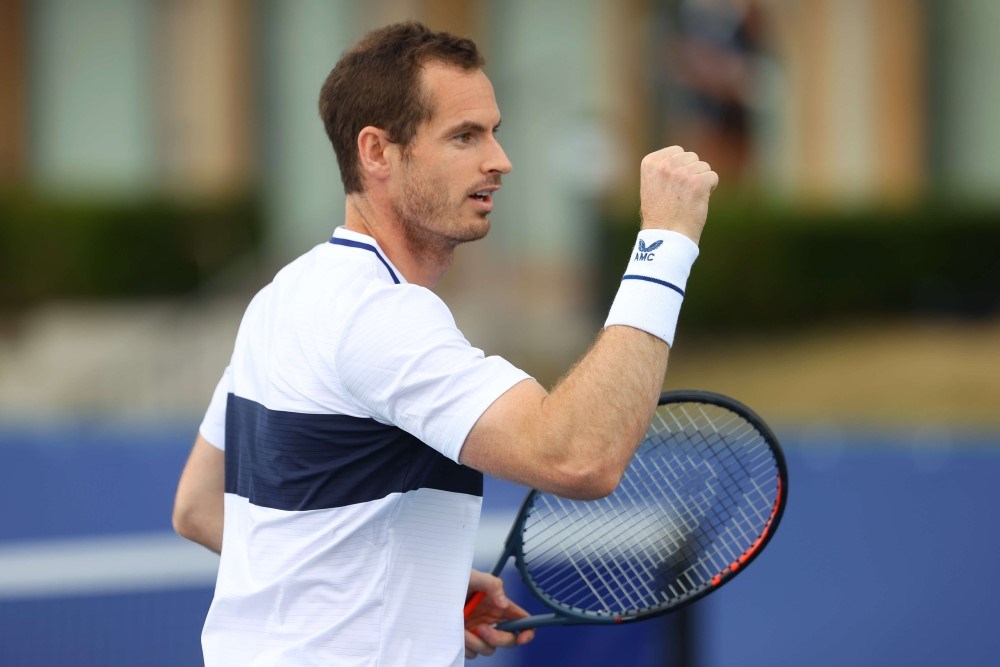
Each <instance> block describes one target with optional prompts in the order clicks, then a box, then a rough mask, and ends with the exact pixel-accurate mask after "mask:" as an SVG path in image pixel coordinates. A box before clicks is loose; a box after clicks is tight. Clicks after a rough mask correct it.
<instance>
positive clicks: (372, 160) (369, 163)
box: [358, 125, 396, 181]
mask: <svg viewBox="0 0 1000 667" xmlns="http://www.w3.org/2000/svg"><path fill="white" fill-rule="evenodd" d="M395 151H396V144H394V143H392V142H391V141H389V137H388V135H387V134H386V133H385V130H381V129H379V128H377V127H373V126H371V125H368V126H366V127H364V128H362V129H361V132H359V133H358V160H359V164H360V165H361V173H362V174H363V175H364V176H365V177H367V178H373V179H376V180H380V181H381V180H385V179H386V178H388V177H389V174H390V172H391V171H392V156H393V153H394V152H395Z"/></svg>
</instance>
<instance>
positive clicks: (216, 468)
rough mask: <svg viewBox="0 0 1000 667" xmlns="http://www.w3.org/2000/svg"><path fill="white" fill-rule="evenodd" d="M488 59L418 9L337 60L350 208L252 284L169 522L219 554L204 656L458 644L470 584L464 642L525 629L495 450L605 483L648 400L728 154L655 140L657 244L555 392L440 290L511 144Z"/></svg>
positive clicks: (484, 220)
mask: <svg viewBox="0 0 1000 667" xmlns="http://www.w3.org/2000/svg"><path fill="white" fill-rule="evenodd" d="M482 66H483V60H482V58H481V56H480V55H479V53H478V51H477V50H476V47H475V45H474V44H473V43H472V42H471V41H469V40H466V39H460V38H457V37H454V36H451V35H448V34H445V33H434V32H431V31H429V30H428V29H427V28H425V27H423V26H422V25H420V24H417V23H405V24H399V25H393V26H389V27H386V28H383V29H380V30H377V31H374V32H372V33H370V34H369V35H368V36H366V37H365V39H364V40H362V41H361V42H360V43H359V44H358V45H356V46H355V47H354V48H352V49H351V50H350V51H348V52H347V53H345V54H344V55H343V56H342V57H341V59H340V61H339V62H338V63H337V65H336V67H334V69H333V71H332V72H331V73H330V76H329V77H328V79H327V81H326V83H325V84H324V86H323V90H322V92H321V98H320V113H321V116H322V117H323V120H324V123H325V126H326V130H327V133H328V135H329V136H330V139H331V142H332V143H333V146H334V150H335V152H336V154H337V159H338V163H339V165H340V169H341V177H342V180H343V182H344V187H345V190H346V192H347V205H346V211H345V218H344V225H343V226H342V227H339V228H337V229H336V231H335V232H334V235H333V238H332V239H330V242H329V243H324V244H321V245H320V246H317V247H316V248H314V249H313V250H311V251H309V252H308V253H306V254H305V255H303V256H302V257H300V258H298V259H297V260H295V261H294V262H292V263H291V264H289V265H288V266H287V267H285V268H284V269H283V270H282V271H280V272H279V273H278V275H277V276H276V277H275V279H274V281H273V282H272V283H271V284H270V285H268V286H267V287H265V288H264V289H263V290H262V291H261V292H260V293H258V294H257V296H256V297H254V299H253V301H252V302H251V303H250V306H249V307H248V309H247V312H246V315H245V316H244V319H243V322H242V324H241V326H240V331H239V333H238V335H237V338H236V345H235V350H234V353H233V357H232V359H231V361H230V364H229V367H228V368H227V369H226V372H225V373H224V375H223V378H222V380H221V381H220V383H219V386H218V387H217V389H216V391H215V394H214V396H213V398H212V402H211V404H210V406H209V409H208V412H207V414H206V416H205V420H204V422H203V423H202V425H201V428H200V429H199V436H198V438H197V440H196V442H195V445H194V448H193V450H192V452H191V456H190V458H189V461H188V463H187V465H186V467H185V470H184V472H183V474H182V476H181V481H180V484H179V487H178V492H177V500H176V504H175V509H174V525H175V527H176V529H177V531H178V532H179V533H180V534H181V535H184V536H185V537H188V538H189V539H192V540H195V541H197V542H199V543H201V544H204V545H205V546H207V547H209V548H211V549H213V550H215V551H220V550H221V554H222V558H221V561H220V566H219V576H218V582H217V585H216V592H215V598H214V600H213V602H212V607H211V609H210V611H209V614H208V618H207V620H206V623H205V629H204V633H203V638H202V639H203V646H204V652H205V661H206V665H208V666H209V667H212V666H213V665H279V664H280V665H312V664H317V665H319V664H323V665H332V664H336V665H342V664H343V665H347V664H350V665H420V666H422V667H423V666H437V665H460V664H462V658H463V650H462V637H463V620H462V607H463V603H464V601H465V600H466V599H467V597H468V596H469V595H471V594H472V593H473V592H474V591H484V592H485V593H486V598H485V601H484V602H483V603H482V604H480V606H479V607H478V608H477V611H476V614H475V615H474V617H473V618H470V619H467V620H466V621H465V625H464V639H465V652H464V654H465V656H467V657H475V656H476V655H477V654H490V653H492V652H493V650H494V648H495V647H500V646H502V647H510V646H515V645H518V644H523V643H525V642H526V641H529V640H530V639H531V637H532V633H531V632H530V631H528V632H524V633H521V634H520V635H519V636H515V635H513V634H510V633H505V632H501V631H499V630H496V629H495V628H493V627H491V626H492V625H493V623H495V622H497V621H499V620H503V619H509V618H517V617H520V616H523V615H524V614H525V612H524V610H522V609H521V608H520V607H518V606H517V605H515V604H514V603H512V602H510V601H508V600H507V599H506V598H505V597H504V595H503V587H502V585H501V583H500V581H499V580H498V579H496V578H495V577H491V576H489V575H486V574H484V573H480V572H475V571H472V574H471V576H470V570H471V563H472V552H473V546H474V539H475V531H476V527H477V523H478V520H479V510H480V504H481V495H482V473H487V474H491V475H495V476H497V477H501V478H504V479H508V480H513V481H516V482H519V483H521V484H524V485H526V486H532V487H536V488H540V489H544V490H547V491H550V492H554V493H559V494H562V495H565V496H569V497H576V498H596V497H601V496H604V495H607V494H608V493H610V492H611V491H612V490H613V489H614V488H615V486H616V485H617V483H618V480H619V479H620V477H621V475H622V473H623V471H624V469H625V467H626V466H627V465H628V462H629V459H630V458H631V456H632V454H633V453H634V451H635V448H636V446H637V445H638V444H639V442H640V441H641V439H642V437H643V435H644V434H645V431H646V429H647V428H648V426H649V422H650V419H651V416H652V412H653V410H654V408H655V404H656V398H657V396H658V395H659V391H660V388H661V387H662V383H663V378H664V374H665V372H666V365H667V355H668V351H669V344H670V343H671V342H672V339H673V331H674V327H675V326H676V319H677V314H678V311H679V309H680V302H681V299H682V295H683V287H684V283H685V281H686V279H687V274H688V271H689V270H690V266H691V264H692V262H693V261H694V258H695V256H696V255H697V246H696V243H697V241H698V239H699V236H700V233H701V229H702V227H703V225H704V222H705V217H706V214H707V208H708V199H709V195H710V193H711V191H712V190H713V189H714V187H715V185H716V184H717V182H718V177H717V176H716V175H715V173H714V172H712V171H711V169H710V168H709V166H708V165H707V164H705V163H704V162H701V161H699V160H698V158H697V156H696V155H694V154H693V153H686V152H684V151H683V150H682V149H680V148H678V147H673V148H668V149H664V150H662V151H659V152H657V153H653V154H651V155H650V156H648V157H647V158H646V159H645V160H644V161H643V165H642V170H641V180H642V184H641V199H642V214H643V230H644V231H642V232H640V243H639V250H641V252H638V251H637V252H636V253H635V256H634V257H633V260H632V262H631V263H630V265H629V271H628V273H627V275H626V277H625V278H626V279H625V280H623V283H622V287H621V290H620V292H619V295H618V297H617V298H616V300H615V303H614V306H613V307H612V310H611V314H610V315H609V318H608V322H607V325H606V327H605V329H604V331H603V332H602V333H601V334H600V335H599V336H598V338H597V340H596V341H595V343H594V345H593V347H592V348H591V349H590V350H589V351H588V352H587V354H586V355H585V356H584V357H583V358H582V359H581V360H580V362H579V363H578V364H577V365H576V366H575V367H574V368H573V370H572V371H570V372H569V373H568V374H567V375H566V377H565V378H564V379H563V380H562V381H561V382H560V383H559V384H558V385H557V387H556V388H555V389H554V390H553V391H552V393H548V392H546V391H545V389H543V388H542V387H541V386H540V385H539V384H538V383H537V382H535V381H534V380H533V379H531V378H530V377H529V376H528V375H527V374H525V373H524V372H523V371H520V370H518V369H516V368H514V367H513V366H512V365H510V364H509V363H508V362H506V361H504V360H503V359H500V358H497V357H484V355H483V353H482V352H481V351H480V350H477V349H475V348H473V347H471V345H469V343H468V342H467V341H466V340H465V338H464V337H463V336H462V334H461V333H460V332H459V331H458V330H457V328H456V327H455V323H454V320H453V319H452V317H451V314H450V313H449V311H448V309H447V307H446V306H445V305H444V303H443V302H441V300H440V299H438V298H437V297H436V296H435V295H434V294H433V293H432V292H431V291H430V288H432V287H433V286H434V285H435V284H436V283H437V281H438V280H439V279H440V278H441V276H442V275H443V274H444V272H445V271H446V269H447V268H448V266H449V264H450V263H451V260H452V257H453V253H454V250H455V247H456V246H457V245H459V244H460V243H464V242H466V241H472V240H476V239H479V238H481V237H483V236H484V235H485V234H486V233H487V231H488V230H489V224H490V223H489V213H490V212H491V211H492V208H493V203H494V202H493V199H494V196H495V195H496V192H497V191H498V190H499V188H500V182H501V176H502V175H503V174H506V173H507V172H509V171H510V169H511V164H510V162H509V161H508V159H507V156H506V155H505V153H504V151H503V149H502V148H501V146H500V144H499V143H498V142H497V138H496V132H497V129H498V128H499V126H500V112H499V110H498V108H497V104H496V101H495V99H494V95H493V89H492V86H491V85H490V82H489V80H488V79H487V77H486V75H485V74H484V73H483V71H482ZM223 498H224V500H223ZM223 516H224V518H225V520H224V521H223Z"/></svg>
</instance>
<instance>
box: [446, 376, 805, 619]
mask: <svg viewBox="0 0 1000 667" xmlns="http://www.w3.org/2000/svg"><path fill="white" fill-rule="evenodd" d="M668 403H704V404H708V405H715V406H718V407H721V408H724V409H726V410H729V411H731V412H733V413H735V414H737V415H739V416H740V417H742V418H743V419H745V420H746V421H747V422H748V423H749V424H750V425H751V426H753V427H754V428H755V429H756V430H757V431H758V432H759V433H761V435H763V436H764V438H765V439H766V440H767V442H768V446H769V448H770V450H771V452H772V453H773V455H774V461H775V467H776V469H777V474H778V481H777V484H778V488H777V497H776V498H775V507H774V510H773V512H772V513H771V516H770V518H769V519H768V521H767V523H766V525H765V527H764V530H763V533H762V534H761V535H760V537H758V538H757V540H756V541H755V542H754V543H753V544H752V545H751V546H750V548H749V549H747V550H746V551H745V552H744V553H743V554H741V555H740V556H739V557H738V558H737V559H736V560H735V561H733V563H731V564H730V565H729V566H728V567H726V568H725V569H724V570H723V571H722V572H720V573H718V574H717V575H716V576H715V577H714V578H713V579H712V580H711V581H710V583H709V584H708V585H703V586H701V587H699V588H696V589H693V590H692V591H690V592H688V593H685V594H683V595H680V596H678V597H677V598H675V599H674V601H673V602H672V603H671V604H669V605H666V606H664V607H660V608H657V609H655V610H653V611H648V612H646V611H641V612H638V613H635V614H630V615H614V614H607V615H602V614H593V613H584V612H578V611H576V610H574V609H571V608H567V607H561V606H556V605H555V604H553V603H551V602H550V601H549V596H548V595H546V594H545V593H544V592H543V591H541V590H540V589H539V588H538V587H537V586H536V585H535V584H534V581H533V579H532V577H531V576H530V574H529V573H528V570H527V566H526V565H525V563H524V541H523V535H524V532H523V531H524V524H525V522H526V521H527V519H528V509H529V508H530V507H531V506H532V504H533V503H534V500H535V497H536V496H537V495H538V494H539V493H543V492H541V491H538V490H535V489H533V490H531V491H530V492H529V493H528V495H527V496H526V497H525V499H524V502H523V503H521V508H520V509H519V510H518V514H517V519H516V520H515V521H514V524H513V525H512V526H511V529H510V533H509V534H508V535H507V540H506V542H505V543H504V550H503V554H502V555H501V556H500V558H499V559H498V560H497V563H496V565H494V566H493V570H492V571H491V574H493V576H499V575H500V573H501V572H502V571H503V569H504V567H505V566H506V564H507V561H508V560H509V559H510V558H511V557H512V556H513V557H514V561H515V564H516V566H517V569H518V572H519V573H520V576H521V581H522V582H524V585H525V586H526V587H527V588H528V589H529V590H530V591H531V593H532V594H533V595H534V596H535V597H536V598H538V599H539V600H540V601H541V602H542V603H543V604H544V605H545V606H546V607H548V608H549V609H552V610H553V612H554V613H551V614H539V615H535V616H529V617H527V618H521V619H517V620H514V621H505V622H503V623H498V624H497V626H496V627H497V628H498V629H500V630H505V631H507V632H518V631H520V630H526V629H528V628H539V627H545V626H552V625H615V624H621V623H630V622H634V621H641V620H646V619H649V618H654V617H656V616H662V615H664V614H669V613H672V612H675V611H677V610H679V609H682V608H684V607H686V606H687V605H689V604H691V603H693V602H696V601H698V600H700V599H701V598H703V597H705V596H706V595H708V594H709V593H711V592H712V591H714V590H716V589H717V588H719V587H720V586H722V585H723V584H725V583H726V582H728V581H729V580H730V579H732V578H733V577H735V576H736V574H738V573H739V572H740V571H742V570H743V569H745V568H746V567H747V566H748V565H750V563H751V562H753V560H754V559H755V558H757V556H758V555H760V552H761V551H763V549H764V547H765V546H767V544H768V542H770V541H771V538H772V537H774V533H775V530H776V529H777V527H778V524H779V523H780V522H781V517H782V515H783V514H784V511H785V504H786V502H787V498H788V469H787V465H786V463H785V455H784V453H783V452H782V450H781V445H780V444H779V442H778V438H777V436H775V435H774V432H773V431H772V430H771V429H770V427H768V425H767V424H766V423H765V422H764V420H763V419H761V418H760V416H759V415H757V413H755V412H754V411H753V410H751V409H750V408H748V407H747V406H745V405H743V404H742V403H740V402H739V401H737V400H735V399H732V398H729V397H728V396H723V395H722V394H717V393H715V392H710V391H696V390H675V391H667V392H663V393H662V394H661V395H660V398H659V400H658V401H657V404H656V405H657V407H660V406H663V405H666V404H668ZM482 596H483V594H482V593H477V594H476V595H474V596H473V597H472V598H470V599H469V601H468V602H467V603H466V606H465V610H466V615H468V614H469V612H470V611H471V610H472V609H474V608H475V606H476V605H477V604H478V603H479V600H480V599H481V598H482Z"/></svg>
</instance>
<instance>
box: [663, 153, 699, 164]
mask: <svg viewBox="0 0 1000 667" xmlns="http://www.w3.org/2000/svg"><path fill="white" fill-rule="evenodd" d="M700 159H701V158H699V157H698V154H697V153H692V152H685V153H678V154H677V155H674V156H673V157H671V158H670V164H671V166H673V167H686V166H688V165H690V164H694V163H695V162H698V161H699V160H700Z"/></svg>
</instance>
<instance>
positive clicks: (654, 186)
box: [639, 146, 719, 243]
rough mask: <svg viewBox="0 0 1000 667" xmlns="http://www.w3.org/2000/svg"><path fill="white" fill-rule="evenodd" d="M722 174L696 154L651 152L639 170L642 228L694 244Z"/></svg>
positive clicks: (675, 148) (673, 149) (677, 150)
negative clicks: (675, 234) (682, 237)
mask: <svg viewBox="0 0 1000 667" xmlns="http://www.w3.org/2000/svg"><path fill="white" fill-rule="evenodd" d="M718 184H719V175H718V174H716V173H715V172H714V171H712V168H711V167H710V166H709V165H708V163H707V162H703V161H701V160H699V159H698V156H697V155H696V154H695V153H691V152H687V151H685V150H684V149H683V148H681V147H680V146H671V147H670V148H664V149H662V150H658V151H656V152H655V153H650V154H649V155H647V156H646V157H644V158H643V160H642V166H641V167H640V181H639V201H640V211H641V214H642V228H643V229H668V230H670V231H674V232H680V233H681V234H684V235H685V236H687V237H688V238H690V239H691V240H692V241H694V242H695V243H698V240H699V239H700V238H701V230H702V229H703V228H704V227H705V218H706V217H707V216H708V198H709V197H710V196H711V194H712V191H713V190H715V186H716V185H718Z"/></svg>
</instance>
